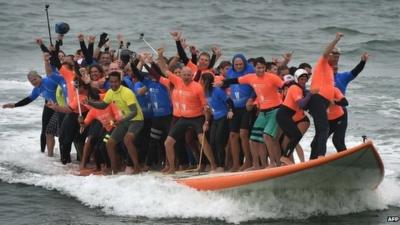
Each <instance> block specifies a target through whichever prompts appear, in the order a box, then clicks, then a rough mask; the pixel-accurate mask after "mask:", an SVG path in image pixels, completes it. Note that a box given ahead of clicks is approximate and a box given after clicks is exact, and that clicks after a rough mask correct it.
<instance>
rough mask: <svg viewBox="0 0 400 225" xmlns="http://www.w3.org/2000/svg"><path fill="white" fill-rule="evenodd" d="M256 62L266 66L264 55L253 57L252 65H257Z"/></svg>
mask: <svg viewBox="0 0 400 225" xmlns="http://www.w3.org/2000/svg"><path fill="white" fill-rule="evenodd" d="M257 63H261V64H262V65H264V66H267V62H265V59H264V57H257V58H255V59H254V66H256V65H257Z"/></svg>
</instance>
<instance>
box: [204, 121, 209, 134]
mask: <svg viewBox="0 0 400 225" xmlns="http://www.w3.org/2000/svg"><path fill="white" fill-rule="evenodd" d="M207 130H208V121H206V122H204V124H203V132H206V131H207Z"/></svg>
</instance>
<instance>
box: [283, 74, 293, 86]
mask: <svg viewBox="0 0 400 225" xmlns="http://www.w3.org/2000/svg"><path fill="white" fill-rule="evenodd" d="M292 81H294V77H293V76H292V75H290V74H288V75H285V76H283V82H284V83H285V84H287V83H290V82H292Z"/></svg>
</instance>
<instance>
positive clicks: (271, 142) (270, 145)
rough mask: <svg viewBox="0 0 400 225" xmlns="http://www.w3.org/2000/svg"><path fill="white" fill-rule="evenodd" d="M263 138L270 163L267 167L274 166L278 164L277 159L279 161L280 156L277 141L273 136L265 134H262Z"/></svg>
mask: <svg viewBox="0 0 400 225" xmlns="http://www.w3.org/2000/svg"><path fill="white" fill-rule="evenodd" d="M263 138H264V141H265V144H266V145H267V149H268V155H269V157H270V164H269V166H268V167H276V166H278V165H279V161H280V157H281V153H280V148H279V143H278V141H277V140H276V139H275V138H273V137H271V136H269V135H267V134H264V135H263Z"/></svg>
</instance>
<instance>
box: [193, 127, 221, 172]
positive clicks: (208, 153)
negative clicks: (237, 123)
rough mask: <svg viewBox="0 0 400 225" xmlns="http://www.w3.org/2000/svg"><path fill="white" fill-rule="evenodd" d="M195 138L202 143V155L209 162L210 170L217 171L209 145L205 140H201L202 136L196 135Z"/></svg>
mask: <svg viewBox="0 0 400 225" xmlns="http://www.w3.org/2000/svg"><path fill="white" fill-rule="evenodd" d="M197 138H198V139H199V140H200V141H201V142H203V150H204V154H205V155H206V157H207V159H208V161H209V162H210V165H211V170H212V171H213V170H216V169H217V164H216V163H215V158H214V154H213V151H212V149H211V147H210V144H209V143H208V141H207V138H205V137H204V140H202V138H203V134H202V133H201V134H198V135H197Z"/></svg>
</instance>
